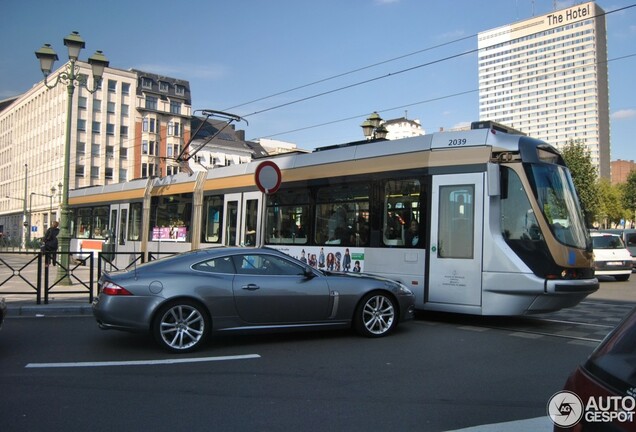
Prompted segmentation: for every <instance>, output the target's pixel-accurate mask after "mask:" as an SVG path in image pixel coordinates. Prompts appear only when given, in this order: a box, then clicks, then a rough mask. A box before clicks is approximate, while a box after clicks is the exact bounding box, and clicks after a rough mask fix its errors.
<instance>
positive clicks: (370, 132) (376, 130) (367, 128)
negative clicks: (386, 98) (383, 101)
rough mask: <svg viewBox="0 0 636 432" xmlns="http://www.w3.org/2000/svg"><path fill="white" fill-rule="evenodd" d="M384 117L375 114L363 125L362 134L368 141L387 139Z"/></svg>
mask: <svg viewBox="0 0 636 432" xmlns="http://www.w3.org/2000/svg"><path fill="white" fill-rule="evenodd" d="M381 123H382V117H380V115H379V114H378V113H377V112H375V111H374V112H373V114H371V115H370V116H369V117H368V118H367V119H366V120H365V121H364V122H363V123H362V124H361V125H360V127H361V128H362V133H364V136H365V137H366V138H367V139H368V140H374V139H385V138H386V135H387V133H388V132H389V131H388V130H386V128H385V127H384V126H382V124H381Z"/></svg>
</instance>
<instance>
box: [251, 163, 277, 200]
mask: <svg viewBox="0 0 636 432" xmlns="http://www.w3.org/2000/svg"><path fill="white" fill-rule="evenodd" d="M254 181H256V186H258V188H259V189H260V191H261V192H263V193H264V194H273V193H274V192H276V191H277V190H278V188H279V187H280V183H281V181H282V175H281V172H280V168H278V165H276V164H275V163H274V162H272V161H264V162H261V163H260V164H259V165H258V166H257V167H256V172H255V173H254Z"/></svg>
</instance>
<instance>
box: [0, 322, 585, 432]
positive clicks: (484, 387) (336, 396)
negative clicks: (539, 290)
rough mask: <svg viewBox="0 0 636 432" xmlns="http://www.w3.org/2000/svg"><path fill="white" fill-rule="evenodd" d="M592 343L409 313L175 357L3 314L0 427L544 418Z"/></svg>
mask: <svg viewBox="0 0 636 432" xmlns="http://www.w3.org/2000/svg"><path fill="white" fill-rule="evenodd" d="M594 345H595V343H592V342H585V341H580V340H572V339H562V338H556V337H550V336H540V335H532V336H528V334H522V333H519V334H516V333H514V332H510V331H509V330H500V329H497V328H491V327H480V326H479V320H477V321H476V322H473V323H471V324H467V323H466V322H464V321H459V322H455V321H453V320H450V321H436V320H427V319H423V318H420V319H418V320H416V321H414V322H411V323H408V324H406V325H403V326H402V327H401V328H400V329H399V331H398V332H397V333H396V334H394V335H392V336H391V337H387V338H382V339H365V338H360V337H358V336H356V335H355V334H354V333H352V332H349V331H339V332H331V333H299V334H286V335H268V336H256V335H252V336H240V337H233V338H228V337H224V338H217V339H216V340H214V341H212V342H211V343H210V344H209V346H207V347H206V349H204V350H203V351H201V352H198V353H196V355H190V356H187V357H185V356H179V355H171V354H167V353H163V352H162V351H160V350H159V349H158V348H157V347H156V346H155V345H154V343H153V341H152V340H151V339H150V338H148V337H145V336H143V335H131V334H126V333H119V332H106V331H101V330H99V329H98V328H97V327H96V325H95V323H94V321H93V320H92V319H91V318H90V317H57V318H54V317H42V318H28V317H10V318H9V319H8V320H7V322H6V325H5V327H4V328H3V330H2V332H1V333H0V370H1V371H2V373H1V375H0V388H1V389H2V396H0V398H1V403H0V418H1V419H2V430H7V431H34V432H35V431H50V430H64V431H86V430H92V431H108V432H110V431H113V430H135V431H137V430H139V431H141V430H153V431H181V430H190V431H199V430H224V431H225V430H232V431H253V430H259V431H270V430H271V431H290V430H303V431H325V430H332V431H341V430H347V431H358V430H360V431H362V430H365V431H366V430H382V429H387V430H396V431H398V430H399V431H447V430H453V429H458V428H464V427H469V426H475V425H483V424H491V423H497V422H504V421H511V420H519V419H528V418H537V417H541V416H545V407H546V404H547V401H548V400H549V398H550V396H551V395H552V394H554V393H555V392H556V391H558V390H559V389H560V388H561V386H562V385H563V383H564V381H565V378H566V377H567V375H568V374H569V372H570V371H572V370H573V369H574V367H575V366H576V365H577V364H578V363H579V362H580V361H582V360H583V359H585V358H586V356H587V355H589V353H590V352H591V350H592V349H593V346H594ZM174 361H178V362H182V363H174ZM186 361H187V362H186Z"/></svg>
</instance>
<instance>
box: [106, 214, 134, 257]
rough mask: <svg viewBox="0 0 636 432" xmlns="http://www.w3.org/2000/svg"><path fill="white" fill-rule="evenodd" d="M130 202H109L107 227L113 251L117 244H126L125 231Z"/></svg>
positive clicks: (126, 230) (126, 229) (117, 246)
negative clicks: (113, 246)
mask: <svg viewBox="0 0 636 432" xmlns="http://www.w3.org/2000/svg"><path fill="white" fill-rule="evenodd" d="M129 211H130V204H128V203H126V204H111V206H110V219H109V226H108V229H109V231H110V243H112V244H114V245H115V252H117V251H118V249H119V246H125V245H126V237H127V236H126V233H127V232H128V212H129Z"/></svg>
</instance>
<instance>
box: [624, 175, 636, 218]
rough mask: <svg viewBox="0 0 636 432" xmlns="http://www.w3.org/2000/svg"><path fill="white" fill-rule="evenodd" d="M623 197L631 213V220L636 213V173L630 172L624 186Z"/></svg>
mask: <svg viewBox="0 0 636 432" xmlns="http://www.w3.org/2000/svg"><path fill="white" fill-rule="evenodd" d="M623 196H624V199H625V207H626V208H627V209H628V210H629V212H630V219H631V218H632V216H634V212H636V171H630V173H629V175H628V176H627V183H625V184H624V185H623Z"/></svg>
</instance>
